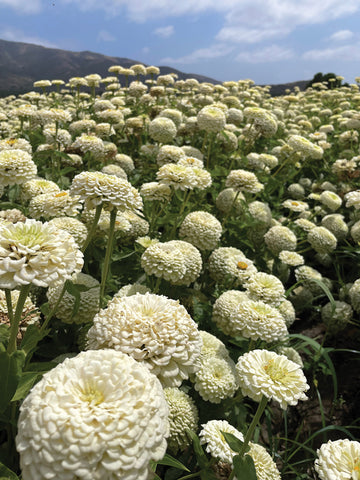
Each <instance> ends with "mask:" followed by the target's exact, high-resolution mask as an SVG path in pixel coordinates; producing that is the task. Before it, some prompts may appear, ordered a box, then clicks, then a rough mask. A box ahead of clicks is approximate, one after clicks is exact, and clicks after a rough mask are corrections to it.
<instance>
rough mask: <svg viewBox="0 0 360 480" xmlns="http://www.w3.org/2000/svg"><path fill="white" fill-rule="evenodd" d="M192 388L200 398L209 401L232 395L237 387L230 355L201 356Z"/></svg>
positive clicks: (234, 369)
mask: <svg viewBox="0 0 360 480" xmlns="http://www.w3.org/2000/svg"><path fill="white" fill-rule="evenodd" d="M194 388H195V390H196V391H198V392H199V394H200V396H201V398H203V399H204V400H207V401H209V402H211V403H220V402H221V400H223V399H224V398H230V397H233V395H234V393H235V392H236V390H237V389H238V388H239V380H238V374H237V372H236V368H235V363H234V362H233V360H231V358H230V357H220V356H217V355H207V356H205V357H202V358H201V367H200V369H199V370H198V371H197V372H196V373H195V377H194Z"/></svg>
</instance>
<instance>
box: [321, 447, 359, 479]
mask: <svg viewBox="0 0 360 480" xmlns="http://www.w3.org/2000/svg"><path fill="white" fill-rule="evenodd" d="M317 454H318V457H319V458H318V459H317V460H315V470H316V472H317V474H318V475H319V477H320V479H321V480H357V479H358V478H359V471H360V443H359V442H356V441H352V440H349V439H347V438H346V439H344V440H335V441H334V442H333V441H331V440H329V441H328V442H327V443H323V444H322V445H321V447H320V448H319V449H318V450H317Z"/></svg>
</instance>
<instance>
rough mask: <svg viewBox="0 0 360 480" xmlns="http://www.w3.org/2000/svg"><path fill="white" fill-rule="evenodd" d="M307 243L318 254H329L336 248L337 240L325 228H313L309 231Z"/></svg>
mask: <svg viewBox="0 0 360 480" xmlns="http://www.w3.org/2000/svg"><path fill="white" fill-rule="evenodd" d="M307 241H308V242H309V243H310V245H311V246H312V248H313V249H314V250H315V251H316V252H318V253H330V252H332V251H333V250H335V248H336V246H337V239H336V237H335V235H334V234H333V233H331V232H330V230H328V229H327V228H325V227H315V228H313V229H311V230H310V232H309V233H308V236H307Z"/></svg>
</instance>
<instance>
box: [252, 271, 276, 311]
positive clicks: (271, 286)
mask: <svg viewBox="0 0 360 480" xmlns="http://www.w3.org/2000/svg"><path fill="white" fill-rule="evenodd" d="M245 287H246V291H247V292H246V293H247V294H248V295H249V297H250V298H251V299H253V300H261V301H263V302H265V303H271V304H274V305H277V304H279V303H280V302H281V301H282V300H284V295H285V288H284V285H283V284H282V282H281V281H280V280H279V279H278V278H277V277H275V275H270V274H269V273H265V272H256V273H254V274H253V275H251V277H250V278H249V280H248V281H247V283H246V284H245Z"/></svg>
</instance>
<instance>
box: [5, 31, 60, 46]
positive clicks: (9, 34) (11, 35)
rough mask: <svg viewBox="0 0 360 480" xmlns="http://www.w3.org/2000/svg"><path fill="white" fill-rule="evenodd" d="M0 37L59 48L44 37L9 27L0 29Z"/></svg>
mask: <svg viewBox="0 0 360 480" xmlns="http://www.w3.org/2000/svg"><path fill="white" fill-rule="evenodd" d="M0 38H2V39H3V40H9V41H11V42H23V43H32V44H34V45H41V46H43V47H48V48H59V47H58V46H57V45H55V44H54V43H51V42H49V41H48V40H45V39H44V38H40V37H36V36H32V35H28V34H26V33H24V32H23V31H22V30H18V29H16V28H11V27H7V28H3V29H0Z"/></svg>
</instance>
